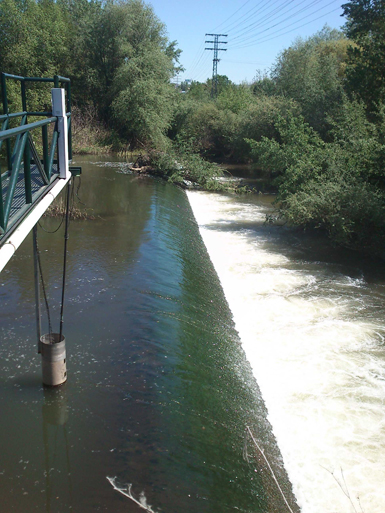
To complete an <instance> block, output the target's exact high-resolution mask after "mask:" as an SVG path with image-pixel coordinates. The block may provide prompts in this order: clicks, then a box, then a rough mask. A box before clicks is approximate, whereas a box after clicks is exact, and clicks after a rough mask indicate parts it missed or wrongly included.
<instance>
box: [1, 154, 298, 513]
mask: <svg viewBox="0 0 385 513" xmlns="http://www.w3.org/2000/svg"><path fill="white" fill-rule="evenodd" d="M87 160H88V161H87ZM97 160H98V158H97V157H94V158H92V159H83V160H82V161H81V160H80V159H79V160H77V161H76V164H77V165H81V166H82V167H83V176H82V181H81V188H80V190H79V192H78V196H79V198H80V199H81V201H82V202H83V203H85V204H86V206H87V211H88V212H89V213H90V214H92V215H93V216H94V217H95V219H91V220H86V221H85V220H79V221H72V222H71V225H70V238H69V257H68V273H67V288H66V304H65V313H64V330H63V333H64V335H65V337H66V345H67V370H68V381H67V383H66V384H65V385H63V386H62V387H60V388H57V389H43V387H42V385H41V362H40V356H39V355H38V354H37V353H36V328H35V319H34V315H35V314H34V309H35V303H34V285H33V255H32V238H31V237H30V236H29V237H28V238H27V239H26V241H25V242H24V243H23V245H22V246H21V248H20V249H19V250H18V251H17V254H16V256H15V257H14V258H13V259H12V260H11V262H10V263H9V264H8V265H7V266H6V268H5V269H4V271H3V272H2V274H1V286H0V302H1V303H0V304H1V311H0V334H1V342H0V404H1V420H0V443H1V452H0V512H1V513H8V512H19V513H22V512H23V513H24V512H30V511H38V512H52V513H54V512H55V513H56V512H57V513H64V512H67V511H74V512H78V513H89V512H95V511H106V512H109V513H120V512H121V513H123V512H124V513H126V512H130V513H131V512H132V513H135V512H139V511H143V510H147V511H149V512H164V513H182V512H183V513H188V512H191V513H192V512H194V513H206V512H207V513H209V512H210V513H222V512H227V511H242V512H247V513H251V512H253V513H254V512H255V513H258V512H277V513H280V512H285V511H288V509H287V507H286V506H285V504H284V502H283V499H282V497H281V494H280V493H279V490H278V488H277V487H276V485H275V483H274V481H273V479H272V475H271V472H270V471H269V469H268V468H267V466H266V464H265V462H264V460H263V458H262V456H261V454H260V453H259V452H258V451H257V450H256V448H255V446H254V444H253V443H252V441H251V440H250V437H249V436H246V435H245V429H246V427H247V426H249V427H250V429H251V431H252V432H253V433H254V434H255V436H257V438H258V441H259V443H261V444H262V445H263V450H264V451H265V454H266V456H267V458H268V460H269V462H270V464H271V465H272V468H273V469H274V472H275V474H276V476H277V478H278V480H279V482H280V485H281V487H282V489H283V491H284V492H285V495H286V497H287V499H288V501H289V502H290V504H291V507H292V508H293V511H298V508H297V507H296V506H295V503H294V501H293V499H292V497H291V485H290V483H289V480H288V479H287V476H286V473H285V470H284V468H283V464H282V462H281V456H280V453H279V450H278V448H277V445H276V442H275V439H274V437H273V435H272V431H271V427H270V425H269V423H268V421H267V420H266V409H265V407H264V403H263V401H262V399H261V394H260V392H259V389H258V386H257V383H256V380H255V378H254V376H253V374H252V370H251V367H250V365H249V363H248V361H247V360H246V357H245V354H244V351H243V348H242V346H241V344H240V339H239V336H238V334H237V332H236V330H235V328H234V324H233V321H232V315H231V312H230V310H229V306H228V304H227V301H226V299H225V297H224V293H223V291H222V288H221V285H220V283H219V279H218V277H217V274H216V272H215V270H214V268H213V265H212V263H211V261H210V259H209V257H208V254H207V251H206V248H205V245H204V244H203V242H202V239H201V236H200V234H199V230H198V226H197V224H196V222H195V219H194V216H193V214H192V211H191V208H190V204H189V201H188V199H187V197H186V195H185V193H184V192H183V191H182V190H180V189H178V188H176V187H174V186H171V185H168V184H166V183H164V182H161V181H157V180H154V179H150V178H138V177H136V176H133V175H130V174H127V172H126V171H125V169H126V168H125V166H124V165H121V164H118V163H116V164H113V163H112V164H111V163H110V164H108V165H107V164H106V165H104V164H101V163H96V162H97ZM75 205H76V206H79V207H80V208H85V207H84V206H83V205H82V204H81V203H79V202H78V200H77V198H75ZM59 222H60V219H56V218H54V219H53V218H43V219H42V220H41V225H42V226H43V227H44V228H45V229H46V230H51V231H53V230H54V229H55V228H56V227H57V226H58V224H59ZM38 240H39V248H40V252H41V258H42V267H43V274H44V281H45V286H46V289H47V293H48V296H49V305H50V313H51V317H52V324H53V330H54V331H58V329H59V311H60V293H61V275H62V257H63V241H64V228H63V226H62V227H61V229H60V230H59V231H58V232H56V233H54V234H51V233H46V232H45V231H44V230H43V229H42V228H39V230H38ZM42 312H43V332H44V333H47V330H48V328H47V322H46V315H45V310H44V303H43V301H42ZM245 448H246V449H247V451H245ZM246 452H247V453H248V455H246V454H245V453H246ZM119 490H120V491H119ZM121 492H124V494H125V495H124V494H123V493H121Z"/></svg>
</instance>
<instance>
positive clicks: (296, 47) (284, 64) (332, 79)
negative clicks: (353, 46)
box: [272, 27, 350, 137]
mask: <svg viewBox="0 0 385 513" xmlns="http://www.w3.org/2000/svg"><path fill="white" fill-rule="evenodd" d="M349 45H350V43H349V41H348V40H347V39H346V37H345V36H344V35H343V34H342V33H341V32H339V31H337V30H331V29H329V28H328V27H325V28H324V29H323V30H322V31H320V32H318V33H317V34H315V35H314V36H312V37H310V38H308V39H306V40H303V39H297V40H296V41H295V43H294V44H293V45H292V46H291V47H289V48H288V49H287V50H284V51H283V52H282V53H281V54H280V55H279V57H278V59H277V61H276V64H275V66H274V67H273V70H272V78H273V79H274V81H275V83H276V87H277V91H278V92H279V93H280V94H283V95H284V96H288V97H290V98H292V99H294V100H296V101H297V102H298V103H299V104H300V105H301V107H302V112H303V115H304V117H305V120H306V121H307V122H308V123H309V124H310V125H311V126H312V127H313V128H315V129H316V130H317V131H318V132H319V133H320V134H321V135H322V136H323V137H327V131H328V128H329V127H328V123H327V114H328V113H329V112H331V111H333V110H334V109H335V107H336V106H337V105H339V104H340V103H341V100H342V95H343V80H344V73H345V68H346V61H347V50H348V47H349Z"/></svg>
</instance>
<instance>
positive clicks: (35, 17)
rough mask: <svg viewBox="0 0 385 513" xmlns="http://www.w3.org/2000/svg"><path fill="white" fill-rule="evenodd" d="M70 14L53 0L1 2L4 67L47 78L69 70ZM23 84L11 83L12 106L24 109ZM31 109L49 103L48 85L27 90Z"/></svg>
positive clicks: (0, 55) (0, 57)
mask: <svg viewBox="0 0 385 513" xmlns="http://www.w3.org/2000/svg"><path fill="white" fill-rule="evenodd" d="M66 21H67V20H66V15H65V13H64V12H63V10H62V9H61V7H60V6H59V5H58V4H56V3H55V2H53V1H52V0H42V1H40V2H35V1H33V0H24V1H23V2H20V1H17V0H2V1H1V2H0V48H1V52H0V70H1V71H6V72H8V73H13V74H16V75H23V76H38V77H47V76H53V75H54V74H56V73H58V71H59V69H64V70H67V66H68V64H69V63H70V61H71V58H70V53H69V34H68V32H67V30H66V27H67V25H66ZM19 91H20V86H19V84H15V83H13V82H10V83H9V101H10V108H11V109H12V110H14V111H18V110H21V104H20V94H19ZM27 93H28V102H29V105H30V107H31V109H34V108H36V107H37V106H39V105H42V104H44V103H49V91H48V90H47V88H37V87H34V88H33V89H30V90H29V91H27Z"/></svg>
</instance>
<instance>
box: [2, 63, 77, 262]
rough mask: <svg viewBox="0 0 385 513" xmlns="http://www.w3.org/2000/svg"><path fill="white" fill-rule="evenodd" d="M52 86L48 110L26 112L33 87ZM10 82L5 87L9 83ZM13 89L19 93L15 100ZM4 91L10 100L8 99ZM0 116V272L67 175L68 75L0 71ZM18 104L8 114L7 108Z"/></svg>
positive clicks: (70, 171) (69, 171) (69, 172)
mask: <svg viewBox="0 0 385 513" xmlns="http://www.w3.org/2000/svg"><path fill="white" fill-rule="evenodd" d="M50 84H52V86H53V88H52V89H51V105H52V108H51V109H48V110H44V111H43V110H42V111H32V110H28V104H27V103H28V102H27V99H28V97H29V94H30V93H31V90H32V88H33V87H40V88H42V87H47V86H50ZM9 86H10V87H9ZM15 87H16V88H17V89H18V88H19V87H20V90H19V91H20V93H19V94H18V95H17V96H16V100H15ZM9 90H10V91H12V93H13V94H12V98H11V100H12V101H11V100H10V98H9V96H10V95H9ZM1 96H2V104H3V114H2V115H0V127H1V130H0V188H1V196H0V271H1V270H2V269H3V268H4V266H5V265H6V264H7V262H8V261H9V260H10V259H11V258H12V256H13V255H14V253H15V251H16V250H17V248H18V247H19V246H20V244H21V243H22V242H23V240H24V239H25V237H26V236H27V235H28V233H29V232H30V231H31V230H32V229H33V228H34V227H35V226H36V223H37V222H38V220H39V219H40V217H41V216H42V215H43V214H44V212H45V211H46V210H47V208H48V207H49V205H50V204H51V203H52V201H53V200H54V199H55V198H56V196H58V194H59V193H60V192H61V191H62V190H63V188H64V187H65V186H66V184H67V183H68V182H69V180H70V179H71V176H72V174H74V175H75V174H79V173H80V169H79V168H70V167H69V162H70V160H71V158H72V144H71V140H72V138H71V82H70V80H69V79H68V78H65V77H61V76H58V75H57V76H55V77H53V78H36V77H21V76H18V75H11V74H7V73H1ZM20 100H21V101H20ZM15 104H16V105H17V104H18V105H21V109H22V110H21V111H19V112H11V109H10V106H13V105H15Z"/></svg>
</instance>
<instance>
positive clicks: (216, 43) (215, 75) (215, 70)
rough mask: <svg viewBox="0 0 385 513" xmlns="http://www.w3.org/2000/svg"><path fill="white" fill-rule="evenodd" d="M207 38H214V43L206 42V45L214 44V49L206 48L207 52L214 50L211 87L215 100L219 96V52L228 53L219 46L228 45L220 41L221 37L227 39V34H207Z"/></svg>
mask: <svg viewBox="0 0 385 513" xmlns="http://www.w3.org/2000/svg"><path fill="white" fill-rule="evenodd" d="M206 36H213V37H214V41H205V43H213V44H214V47H213V48H205V50H214V59H213V83H212V87H211V96H212V97H213V98H215V97H216V96H217V94H218V62H219V61H220V59H218V52H226V51H227V48H219V45H227V41H219V38H220V37H227V34H206Z"/></svg>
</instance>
